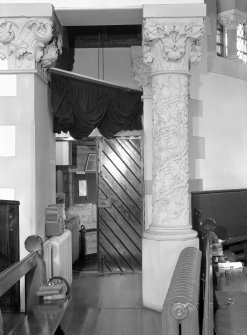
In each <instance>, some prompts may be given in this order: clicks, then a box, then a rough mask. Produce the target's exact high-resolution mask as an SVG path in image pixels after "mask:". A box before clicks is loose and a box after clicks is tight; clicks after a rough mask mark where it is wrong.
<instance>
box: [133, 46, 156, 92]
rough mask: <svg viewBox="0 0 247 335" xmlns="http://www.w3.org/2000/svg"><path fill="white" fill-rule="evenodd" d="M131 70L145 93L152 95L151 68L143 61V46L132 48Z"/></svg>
mask: <svg viewBox="0 0 247 335" xmlns="http://www.w3.org/2000/svg"><path fill="white" fill-rule="evenodd" d="M131 65H132V67H131V72H132V75H133V77H134V79H135V82H136V83H137V85H138V86H139V87H140V88H142V89H143V92H144V94H146V95H151V91H152V90H151V77H150V73H151V68H150V65H149V64H146V63H144V61H143V51H142V47H132V48H131Z"/></svg>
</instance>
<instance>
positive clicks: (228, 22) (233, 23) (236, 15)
mask: <svg viewBox="0 0 247 335" xmlns="http://www.w3.org/2000/svg"><path fill="white" fill-rule="evenodd" d="M217 19H218V21H219V23H220V24H222V25H223V26H224V27H225V28H226V29H230V30H232V29H237V26H238V25H239V24H244V23H246V21H247V16H246V14H245V13H243V12H241V11H239V10H237V9H231V10H227V11H224V12H221V13H218V15H217Z"/></svg>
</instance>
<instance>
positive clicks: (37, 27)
mask: <svg viewBox="0 0 247 335" xmlns="http://www.w3.org/2000/svg"><path fill="white" fill-rule="evenodd" d="M56 40H57V36H56V27H55V25H54V22H53V20H52V18H22V17H20V18H5V19H2V20H1V21H0V54H1V59H7V61H8V68H9V69H35V68H36V65H37V63H39V62H42V59H43V57H44V55H45V64H48V63H49V56H50V57H51V61H54V59H55V52H54V51H53V53H52V55H51V49H54V48H56V45H55V42H54V41H56ZM49 44H51V45H52V47H51V48H49V52H48V50H47V46H48V45H49ZM57 55H58V52H57Z"/></svg>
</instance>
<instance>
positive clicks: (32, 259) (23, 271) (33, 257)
mask: <svg viewBox="0 0 247 335" xmlns="http://www.w3.org/2000/svg"><path fill="white" fill-rule="evenodd" d="M24 276H25V302H26V303H25V314H26V316H25V318H24V320H23V321H21V322H20V324H18V325H13V327H14V328H13V329H12V330H11V332H10V333H11V335H14V334H15V335H18V334H21V335H28V334H29V335H30V334H35V335H41V334H47V335H52V334H54V333H55V331H56V329H57V328H58V327H59V324H60V321H61V319H62V317H63V315H64V313H65V311H66V308H67V306H68V304H69V301H70V297H69V296H68V297H66V298H65V299H62V300H59V301H52V302H51V303H50V304H45V303H42V301H40V298H39V297H38V295H37V291H38V289H39V287H40V286H41V285H42V284H44V283H46V270H45V262H44V260H43V258H42V256H41V255H40V254H39V253H38V252H37V251H33V252H31V253H30V254H29V255H28V256H27V257H26V258H24V259H23V260H21V261H20V262H18V263H16V264H14V265H12V266H11V267H9V268H7V269H6V270H4V271H3V272H1V273H0V297H1V296H2V295H3V294H4V293H6V292H7V291H8V290H9V289H10V288H11V287H12V286H13V285H14V284H15V283H16V282H18V281H19V280H20V279H21V278H22V277H24ZM4 328H5V327H4V324H3V319H2V314H1V310H0V334H5V333H4ZM10 328H11V327H9V326H8V329H10Z"/></svg>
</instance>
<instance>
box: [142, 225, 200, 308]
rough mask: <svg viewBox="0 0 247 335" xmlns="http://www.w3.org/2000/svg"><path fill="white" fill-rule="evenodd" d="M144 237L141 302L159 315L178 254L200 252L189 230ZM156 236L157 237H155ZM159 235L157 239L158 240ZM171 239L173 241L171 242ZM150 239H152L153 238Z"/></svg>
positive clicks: (145, 234)
mask: <svg viewBox="0 0 247 335" xmlns="http://www.w3.org/2000/svg"><path fill="white" fill-rule="evenodd" d="M176 232H177V230H176V229H173V233H172V229H170V230H169V233H168V234H165V232H163V234H157V233H156V234H155V232H153V231H147V232H145V233H144V236H143V241H142V298H143V305H144V306H145V307H147V308H150V309H153V310H156V311H159V312H160V311H161V310H162V308H163V304H164V301H165V297H166V294H167V290H168V288H169V285H170V281H171V277H172V275H173V271H174V268H175V266H176V263H177V259H178V256H179V254H180V252H181V251H182V250H183V249H184V248H186V247H196V248H199V239H198V237H197V233H196V232H195V231H194V230H192V229H191V228H189V229H188V227H187V229H184V234H183V233H182V231H180V234H179V235H177V234H176ZM156 235H157V236H156ZM158 235H159V236H158ZM171 236H172V238H171ZM152 237H153V238H152Z"/></svg>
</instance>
